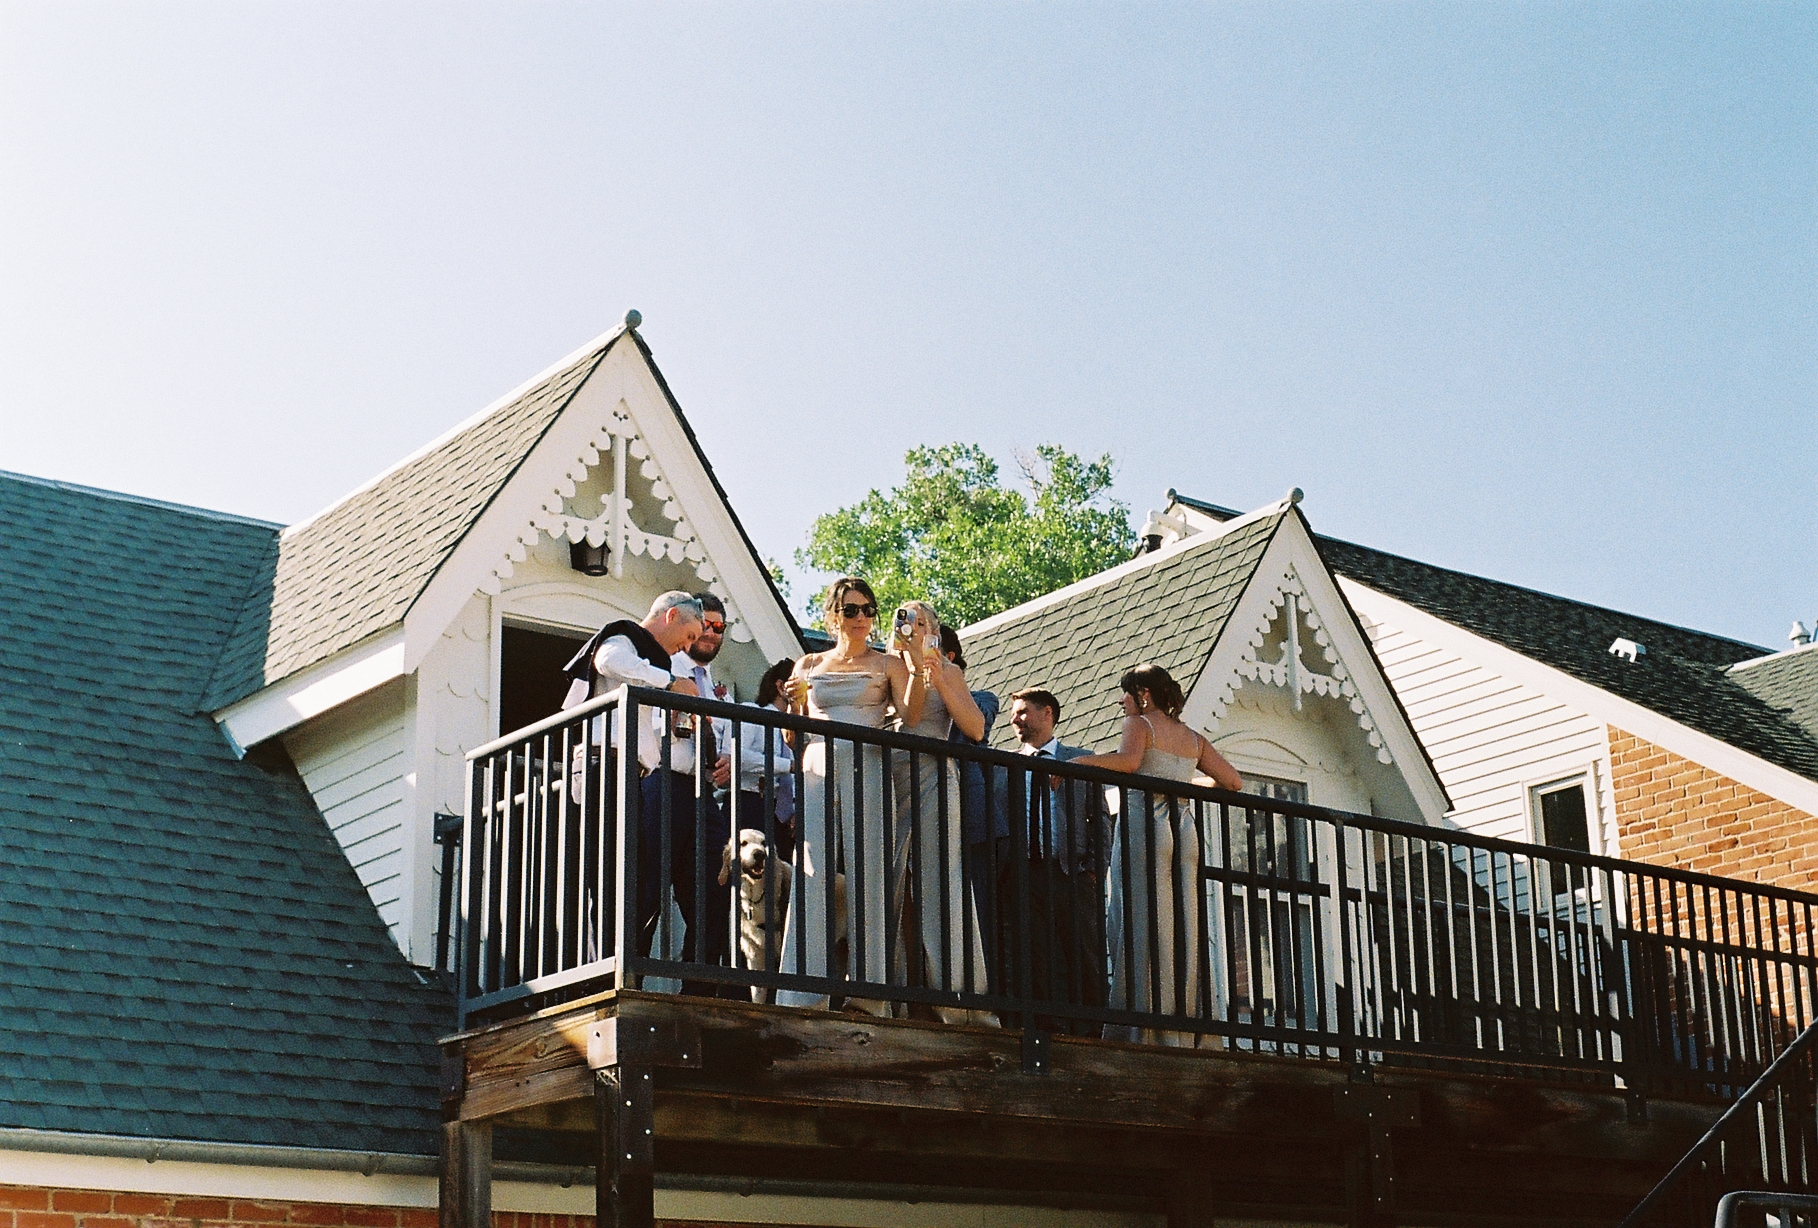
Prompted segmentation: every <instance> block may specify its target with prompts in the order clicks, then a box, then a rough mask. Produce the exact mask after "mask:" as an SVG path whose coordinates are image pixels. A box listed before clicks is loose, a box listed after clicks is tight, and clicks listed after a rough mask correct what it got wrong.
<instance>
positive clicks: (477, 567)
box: [404, 338, 801, 670]
mask: <svg viewBox="0 0 1818 1228" xmlns="http://www.w3.org/2000/svg"><path fill="white" fill-rule="evenodd" d="M621 460H622V461H623V463H622V464H621V463H619V462H620V461H621ZM634 462H635V463H636V465H637V472H638V474H639V476H640V477H641V478H643V479H644V480H646V481H648V482H650V483H651V489H652V490H653V492H655V494H656V495H657V497H658V498H661V499H662V500H663V508H662V516H663V518H664V519H665V520H668V521H669V526H668V530H667V531H666V532H665V531H659V530H656V529H654V528H649V527H646V526H643V525H639V524H637V523H635V521H634V520H633V519H632V514H631V506H632V500H631V497H630V490H629V486H628V484H629V480H630V474H631V472H632V469H631V466H632V464H633V463H634ZM601 464H611V465H613V470H612V472H613V484H612V494H611V496H610V497H609V498H608V500H607V504H608V506H607V507H606V508H605V509H604V511H603V513H602V514H601V515H600V516H598V517H582V516H579V515H577V514H576V513H575V512H574V511H573V510H572V509H571V508H570V507H569V506H568V502H567V501H568V500H569V499H570V498H572V497H573V495H574V492H575V488H576V486H578V485H579V484H580V483H581V482H584V481H586V480H587V477H588V473H589V471H590V470H592V469H593V468H594V467H596V466H598V465H601ZM596 534H598V535H599V537H598V540H600V541H615V540H616V541H622V542H623V543H624V548H625V549H626V550H629V551H632V552H634V553H639V554H646V555H649V556H650V557H652V558H659V557H664V558H668V559H670V560H671V561H672V562H677V563H682V564H684V565H692V567H693V570H694V572H695V575H696V576H697V577H699V579H700V580H701V582H702V583H701V587H702V588H705V589H706V590H707V591H709V592H712V593H714V594H715V595H716V596H719V597H720V599H721V600H722V601H724V602H725V603H726V615H727V622H728V624H729V627H731V628H733V630H732V632H731V634H733V636H734V638H737V639H743V640H750V639H755V640H756V641H757V643H758V645H759V647H760V648H762V649H763V651H764V653H765V655H767V656H769V657H770V658H772V659H775V658H778V657H782V656H794V655H797V654H798V653H799V652H800V651H801V645H800V643H799V642H798V641H797V639H796V636H795V632H794V629H793V628H792V627H791V626H790V624H789V619H788V616H787V614H786V613H785V612H784V610H783V609H782V607H781V605H780V604H779V603H778V602H777V600H776V597H775V595H774V593H773V591H772V590H771V587H770V581H769V577H768V576H766V575H765V574H764V572H763V570H762V568H761V567H760V566H759V565H758V563H757V561H756V560H755V559H754V558H752V557H751V551H750V549H749V547H748V546H747V545H746V543H745V540H744V538H743V537H742V536H741V535H740V533H739V532H738V530H737V528H736V526H735V525H734V524H733V521H732V516H731V513H730V511H729V510H728V509H727V507H726V505H725V503H724V502H723V501H722V500H721V498H720V496H719V492H718V491H717V490H716V489H715V487H714V485H713V482H712V480H711V478H710V477H709V476H708V474H707V472H706V469H705V468H704V467H703V466H702V465H701V463H700V460H699V457H698V455H697V454H696V452H695V449H694V445H693V443H692V442H691V441H690V440H689V438H688V436H687V434H686V432H685V431H684V430H683V429H682V426H681V423H680V422H679V421H678V420H677V418H676V415H675V413H674V411H673V410H672V409H671V408H670V405H669V401H668V398H667V397H666V396H665V395H664V393H663V390H662V388H661V386H660V385H659V384H658V383H657V380H656V377H655V374H654V372H652V370H651V369H650V365H649V363H647V362H646V361H645V359H644V355H643V352H642V351H641V350H640V349H639V348H638V347H637V345H636V344H635V342H633V341H632V340H631V339H629V338H624V339H621V340H620V341H618V342H617V343H616V344H614V345H613V346H612V348H611V349H610V350H609V351H608V352H607V354H606V356H605V357H604V358H603V359H601V361H600V365H599V366H598V367H596V368H595V369H594V371H593V373H592V374H591V375H590V376H588V377H587V380H586V381H585V382H584V383H583V384H582V385H581V386H580V387H579V388H578V389H576V391H575V393H574V395H573V397H572V398H571V399H570V400H569V403H568V405H567V406H566V408H564V409H563V411H562V413H561V414H560V415H559V416H558V417H557V418H556V420H555V422H554V423H553V424H551V426H550V428H549V430H548V432H546V433H545V435H544V436H543V438H542V439H541V440H540V441H539V442H538V443H537V445H536V446H535V447H534V448H532V449H531V451H530V454H529V455H528V456H526V457H525V458H524V461H523V463H522V464H521V465H520V466H519V468H518V471H517V472H516V473H515V474H513V475H512V477H511V478H510V480H509V481H507V482H506V484H505V487H504V489H503V490H501V491H500V492H499V494H498V497H497V498H495V499H494V500H493V501H492V504H491V505H490V506H489V507H487V509H486V510H485V511H484V512H482V513H481V514H480V516H479V518H478V519H477V520H476V521H475V522H474V524H473V526H472V528H470V529H469V530H468V532H467V535H466V536H465V537H464V538H462V540H461V542H460V544H458V545H457V546H456V547H455V549H454V550H453V551H452V552H450V554H449V557H448V558H447V560H445V561H444V563H443V564H442V567H441V569H440V570H439V571H438V572H437V573H436V575H435V577H434V579H432V580H431V581H430V582H429V584H428V585H427V586H425V588H424V590H423V592H422V594H421V595H420V596H419V597H418V598H417V600H416V603H415V604H414V605H412V606H411V608H410V611H409V613H407V614H406V615H405V617H404V627H405V635H406V642H407V649H406V654H405V668H406V669H407V670H409V669H415V668H416V667H417V666H418V665H419V664H421V662H422V660H423V657H424V656H425V655H426V654H427V653H428V651H429V649H430V648H431V647H432V646H433V645H434V643H435V640H436V637H437V636H439V635H440V634H441V631H442V628H443V627H445V626H446V625H447V624H448V622H449V621H450V620H452V619H453V618H454V617H455V616H456V615H457V614H458V613H459V612H460V609H461V607H462V606H463V605H465V604H466V602H467V601H468V600H469V599H470V598H471V597H472V596H473V595H474V594H475V593H476V592H478V593H493V594H496V593H497V592H498V591H499V589H500V587H501V581H502V580H504V579H506V578H509V577H510V575H511V574H512V570H513V568H514V567H515V565H516V564H517V563H519V562H521V561H523V559H524V558H526V557H527V556H528V553H529V550H530V547H531V546H533V545H535V544H536V542H537V540H538V539H539V538H540V537H542V536H544V535H547V536H549V537H551V538H556V537H563V538H566V539H567V540H569V541H576V540H580V539H581V538H583V537H585V538H588V539H589V540H592V539H593V538H594V536H595V535H596ZM501 543H503V544H501ZM621 560H622V554H620V553H617V552H615V554H614V556H613V561H614V564H615V566H616V565H620V564H621ZM735 620H736V621H735Z"/></svg>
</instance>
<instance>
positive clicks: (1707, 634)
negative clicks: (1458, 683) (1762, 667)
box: [1315, 534, 1774, 669]
mask: <svg viewBox="0 0 1818 1228" xmlns="http://www.w3.org/2000/svg"><path fill="white" fill-rule="evenodd" d="M1315 536H1316V537H1317V538H1318V539H1319V540H1320V541H1322V542H1330V543H1331V544H1333V545H1335V546H1345V547H1348V548H1350V549H1352V550H1367V551H1369V552H1370V553H1371V554H1380V555H1382V556H1383V557H1384V558H1391V559H1396V560H1398V561H1400V562H1403V563H1412V564H1414V565H1415V566H1416V567H1426V568H1430V569H1432V570H1433V571H1443V572H1446V573H1447V574H1449V575H1454V576H1463V577H1464V578H1465V579H1467V580H1478V581H1481V582H1482V583H1485V584H1495V585H1498V586H1500V587H1502V588H1511V589H1514V590H1516V591H1517V592H1522V593H1532V594H1533V595H1534V596H1536V597H1545V598H1546V599H1547V600H1548V601H1559V602H1564V603H1565V604H1566V605H1572V606H1577V607H1578V608H1579V609H1581V610H1595V611H1597V612H1598V613H1599V614H1614V615H1616V616H1617V617H1619V618H1628V619H1633V620H1634V621H1636V622H1643V623H1648V624H1649V625H1651V626H1655V627H1661V628H1664V629H1666V630H1668V631H1677V632H1679V633H1680V634H1682V635H1695V636H1698V637H1699V638H1700V639H1706V640H1718V641H1721V642H1722V643H1725V644H1734V645H1735V646H1736V647H1738V648H1747V649H1750V650H1751V651H1754V652H1760V651H1761V645H1759V644H1751V643H1749V642H1748V641H1747V640H1739V639H1735V638H1733V637H1731V636H1727V635H1718V634H1716V633H1715V632H1712V631H1700V630H1699V629H1698V628H1696V627H1682V626H1680V625H1679V624H1678V623H1669V622H1664V621H1662V620H1661V619H1658V618H1649V617H1648V616H1647V615H1646V614H1631V613H1629V612H1628V611H1626V610H1618V609H1616V608H1615V607H1614V606H1607V605H1597V604H1596V603H1594V602H1590V601H1581V600H1580V599H1578V598H1577V597H1566V596H1563V595H1561V594H1559V593H1549V592H1547V591H1546V590H1545V589H1542V588H1534V587H1532V586H1530V585H1526V584H1516V583H1514V582H1513V581H1510V580H1498V579H1496V578H1495V577H1494V576H1480V575H1478V574H1476V573H1475V572H1470V571H1460V570H1459V569H1458V568H1456V567H1446V566H1443V565H1441V564H1439V563H1428V562H1426V561H1424V560H1422V559H1417V558H1413V557H1411V556H1409V555H1405V554H1396V553H1395V552H1394V551H1392V550H1383V549H1380V548H1378V547H1376V546H1366V545H1363V544H1362V543H1360V542H1348V541H1345V540H1344V539H1343V538H1339V537H1329V536H1326V535H1323V534H1315ZM1333 570H1334V571H1340V572H1342V571H1343V569H1342V568H1334V569H1333ZM1352 578H1353V579H1358V578H1357V577H1352ZM1358 583H1360V584H1367V583H1368V581H1365V580H1362V579H1358ZM1768 655H1770V656H1771V655H1774V654H1771V653H1770V654H1768ZM1756 659H1757V660H1760V659H1763V658H1756ZM1719 668H1724V669H1728V668H1731V667H1730V666H1720V667H1719Z"/></svg>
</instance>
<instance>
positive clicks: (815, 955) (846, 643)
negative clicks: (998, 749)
mask: <svg viewBox="0 0 1818 1228" xmlns="http://www.w3.org/2000/svg"><path fill="white" fill-rule="evenodd" d="M825 612H826V620H827V629H828V630H829V631H831V632H832V633H833V636H834V641H835V642H834V646H833V648H832V649H831V650H830V651H827V652H820V653H809V654H808V655H806V656H804V657H803V658H802V659H801V660H799V661H797V662H796V666H795V673H794V674H793V675H792V676H791V677H790V699H791V701H792V703H793V705H794V706H795V707H796V708H797V710H801V711H806V713H807V714H808V715H809V716H812V717H818V718H820V719H822V720H828V721H841V722H844V723H846V724H849V725H868V726H870V727H871V728H873V729H882V728H884V727H885V726H886V725H888V724H889V723H890V721H891V719H892V718H893V717H895V718H897V719H899V720H905V721H908V722H909V723H911V724H913V723H914V722H915V721H916V720H918V719H920V717H921V708H922V701H923V697H924V695H925V689H924V684H923V681H922V678H921V676H920V675H919V674H916V673H914V672H912V671H911V670H910V669H909V667H908V666H907V665H906V664H905V663H904V662H903V660H902V659H901V658H900V657H895V656H891V655H889V654H888V653H884V652H880V651H878V650H877V649H876V648H873V647H872V646H871V644H870V636H871V629H872V627H873V626H874V625H875V624H876V622H877V597H876V596H875V595H874V594H873V593H872V591H871V586H870V585H869V584H867V583H865V581H863V580H861V579H858V578H857V577H855V576H846V577H843V578H841V579H838V580H835V581H834V582H833V583H832V584H831V585H830V586H828V589H827V601H826V611H825ZM893 802H894V799H893V797H892V795H891V791H890V784H889V781H888V779H887V778H886V777H885V774H884V756H883V751H882V749H881V748H880V747H877V746H875V745H865V744H860V743H854V742H851V741H849V740H847V739H845V738H840V737H837V736H835V737H833V738H828V737H815V738H814V739H813V740H812V742H811V743H810V745H809V746H808V747H807V748H806V749H805V750H804V751H803V752H802V797H801V805H800V806H799V807H797V812H796V840H797V844H796V864H797V877H796V879H795V885H794V887H793V891H792V894H793V896H794V902H793V903H792V904H791V907H790V909H789V917H788V920H787V922H786V923H785V925H784V928H783V953H782V970H783V971H784V972H793V973H799V974H802V975H805V976H818V977H824V976H828V975H830V973H831V974H836V975H839V976H841V977H842V978H843V979H846V980H856V981H870V982H873V983H881V982H887V981H888V980H889V979H890V964H889V947H888V945H887V933H888V931H887V923H886V917H887V916H888V913H889V908H888V905H889V903H890V899H891V891H890V873H889V872H890V860H891V857H890V853H891V850H890V848H889V846H888V841H887V836H886V815H889V814H890V813H891V812H892V807H893ZM842 906H843V907H844V911H845V913H846V920H845V929H844V932H840V931H839V929H838V923H839V922H838V914H839V913H840V911H841V909H842ZM830 914H832V915H830ZM842 938H844V939H846V940H847V957H846V967H845V969H844V970H843V971H838V970H835V969H834V968H833V961H832V959H831V958H830V957H831V956H832V954H833V952H832V950H831V945H830V944H832V945H837V943H838V942H839V941H840V940H841V939H842ZM776 1001H777V1004H778V1005H780V1006H807V1007H823V1008H824V1007H826V1006H827V1005H828V996H827V995H826V994H818V993H813V992H808V991H804V990H790V989H786V990H781V991H779V992H778V993H777V995H776ZM848 1005H851V1006H854V1007H857V1008H858V1009H861V1010H865V1011H868V1012H870V1013H872V1014H880V1015H881V1014H886V1013H888V1009H889V1008H888V1006H887V1005H886V1004H885V1003H882V1002H875V1001H871V1000H867V999H852V1000H850V1001H849V1003H848Z"/></svg>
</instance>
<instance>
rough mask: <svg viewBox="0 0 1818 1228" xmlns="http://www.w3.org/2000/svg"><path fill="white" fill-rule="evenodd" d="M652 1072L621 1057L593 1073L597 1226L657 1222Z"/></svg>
mask: <svg viewBox="0 0 1818 1228" xmlns="http://www.w3.org/2000/svg"><path fill="white" fill-rule="evenodd" d="M650 1074H651V1072H650V1067H649V1066H648V1065H647V1064H646V1065H642V1066H641V1067H640V1065H638V1064H632V1063H623V1062H621V1063H620V1064H619V1065H616V1066H611V1067H608V1068H606V1069H604V1070H601V1071H599V1072H598V1073H597V1076H596V1078H595V1082H594V1096H593V1102H594V1117H595V1121H596V1122H597V1124H598V1127H599V1160H598V1162H597V1164H596V1165H595V1168H594V1188H593V1197H594V1215H595V1217H596V1218H597V1221H598V1224H599V1228H654V1226H655V1224H656V1190H655V1182H654V1177H655V1174H656V1162H655V1160H656V1157H655V1136H654V1130H655V1122H656V1113H655V1096H654V1093H653V1089H652V1087H651V1079H650ZM444 1228H447V1226H446V1225H444Z"/></svg>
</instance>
